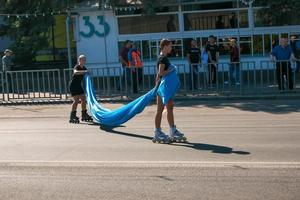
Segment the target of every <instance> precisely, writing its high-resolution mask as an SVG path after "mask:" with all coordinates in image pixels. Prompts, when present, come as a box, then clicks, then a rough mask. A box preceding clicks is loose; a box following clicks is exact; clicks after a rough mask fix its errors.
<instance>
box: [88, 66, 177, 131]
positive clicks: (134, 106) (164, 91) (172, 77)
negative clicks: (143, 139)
mask: <svg viewBox="0 0 300 200" xmlns="http://www.w3.org/2000/svg"><path fill="white" fill-rule="evenodd" d="M179 85H180V82H179V79H178V77H177V70H176V68H175V66H174V70H173V71H172V72H171V73H169V74H168V75H166V76H164V77H163V78H162V80H161V82H160V84H159V86H158V88H157V87H155V88H153V89H152V90H150V91H149V92H148V93H146V94H144V95H143V96H141V97H139V98H137V99H135V100H133V101H132V102H130V103H129V104H127V105H124V106H121V107H120V108H117V109H115V110H110V109H107V108H104V107H103V106H101V105H100V104H99V103H98V102H97V99H96V96H95V93H94V87H93V84H92V80H91V77H90V76H88V75H86V76H85V90H86V96H87V103H88V105H89V108H90V112H91V114H92V116H93V118H94V120H95V121H96V122H97V123H99V124H101V125H106V126H110V127H116V126H119V125H121V124H123V123H125V122H127V121H128V120H130V119H131V118H132V117H134V116H135V115H137V114H139V113H141V112H142V111H143V110H144V109H145V107H146V106H147V105H149V103H150V102H151V101H152V100H153V98H154V97H155V96H156V94H158V95H159V96H161V98H162V101H163V104H164V105H166V104H167V103H168V101H169V100H170V99H172V98H173V97H174V96H175V93H176V91H177V90H178V88H179Z"/></svg>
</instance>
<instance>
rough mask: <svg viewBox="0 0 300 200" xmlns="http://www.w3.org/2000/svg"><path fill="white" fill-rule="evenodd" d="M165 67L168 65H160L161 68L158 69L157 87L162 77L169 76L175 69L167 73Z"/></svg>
mask: <svg viewBox="0 0 300 200" xmlns="http://www.w3.org/2000/svg"><path fill="white" fill-rule="evenodd" d="M165 67H166V65H165V64H159V67H158V72H157V75H156V81H155V82H156V85H157V84H158V83H159V81H160V79H161V77H163V76H165V75H167V74H169V73H170V72H172V71H173V70H174V69H173V68H172V69H168V70H167V71H165Z"/></svg>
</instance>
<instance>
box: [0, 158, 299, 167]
mask: <svg viewBox="0 0 300 200" xmlns="http://www.w3.org/2000/svg"><path fill="white" fill-rule="evenodd" d="M14 166H15V167H18V166H19V167H32V166H37V167H39V166H41V167H43V166H49V167H142V168H143V167H147V168H149V167H200V168H246V169H247V168H299V169H300V162H210V161H207V162H206V161H203V162H200V161H33V160H32V161H29V160H24V161H22V160H16V161H12V160H2V161H1V160H0V167H14Z"/></svg>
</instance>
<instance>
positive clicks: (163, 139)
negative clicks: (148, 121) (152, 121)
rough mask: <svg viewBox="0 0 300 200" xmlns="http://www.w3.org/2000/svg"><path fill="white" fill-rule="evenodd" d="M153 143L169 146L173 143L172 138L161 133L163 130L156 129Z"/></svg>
mask: <svg viewBox="0 0 300 200" xmlns="http://www.w3.org/2000/svg"><path fill="white" fill-rule="evenodd" d="M152 142H153V143H163V144H169V143H171V140H170V137H169V136H168V135H166V134H165V133H164V132H162V131H161V129H156V130H155V131H154V137H153V139H152Z"/></svg>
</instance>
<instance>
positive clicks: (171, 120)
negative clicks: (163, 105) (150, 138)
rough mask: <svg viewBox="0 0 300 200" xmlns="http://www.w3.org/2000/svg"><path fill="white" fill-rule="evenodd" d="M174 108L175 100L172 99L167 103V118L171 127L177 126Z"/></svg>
mask: <svg viewBox="0 0 300 200" xmlns="http://www.w3.org/2000/svg"><path fill="white" fill-rule="evenodd" d="M173 108H174V102H173V100H170V101H169V102H168V104H167V119H168V123H169V127H170V128H173V127H174V126H175V124H174V113H173Z"/></svg>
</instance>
